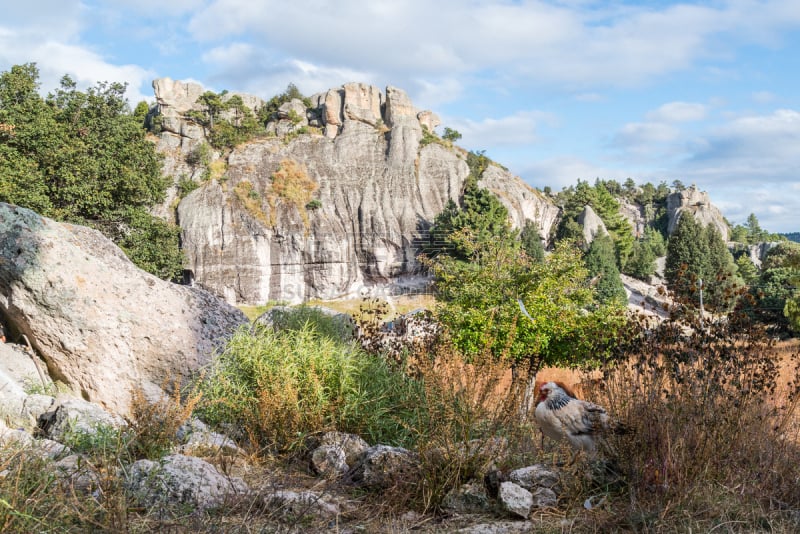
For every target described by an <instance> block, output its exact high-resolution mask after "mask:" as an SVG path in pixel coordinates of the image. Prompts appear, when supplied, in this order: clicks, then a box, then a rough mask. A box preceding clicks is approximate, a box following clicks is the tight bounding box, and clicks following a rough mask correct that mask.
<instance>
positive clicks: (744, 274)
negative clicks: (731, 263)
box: [736, 254, 758, 285]
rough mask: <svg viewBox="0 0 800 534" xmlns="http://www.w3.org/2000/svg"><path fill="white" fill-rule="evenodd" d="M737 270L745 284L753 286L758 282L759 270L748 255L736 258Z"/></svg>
mask: <svg viewBox="0 0 800 534" xmlns="http://www.w3.org/2000/svg"><path fill="white" fill-rule="evenodd" d="M736 269H737V273H738V274H739V276H740V277H741V278H742V280H743V281H744V283H745V284H748V285H749V284H752V283H754V282H756V281H757V280H758V268H757V267H756V266H755V265H753V262H752V261H750V258H749V257H748V256H747V254H742V255H741V256H739V257H738V258H736Z"/></svg>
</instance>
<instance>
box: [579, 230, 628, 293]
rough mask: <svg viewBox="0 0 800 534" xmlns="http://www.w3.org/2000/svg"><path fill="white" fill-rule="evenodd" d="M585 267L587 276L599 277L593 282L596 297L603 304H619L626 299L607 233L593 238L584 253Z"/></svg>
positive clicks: (612, 247) (612, 243) (612, 244)
mask: <svg viewBox="0 0 800 534" xmlns="http://www.w3.org/2000/svg"><path fill="white" fill-rule="evenodd" d="M585 261H586V268H587V269H588V270H589V276H591V277H599V278H597V281H596V282H595V284H596V287H597V299H598V300H599V301H600V302H602V303H604V304H611V303H616V304H621V303H624V302H626V301H627V295H626V293H625V287H624V286H623V285H622V280H621V279H620V276H619V269H617V261H616V253H615V251H614V242H613V241H612V240H611V237H609V236H608V235H607V234H601V235H598V236H596V237H595V238H594V240H593V241H592V244H591V245H590V246H589V251H588V252H587V253H586V258H585Z"/></svg>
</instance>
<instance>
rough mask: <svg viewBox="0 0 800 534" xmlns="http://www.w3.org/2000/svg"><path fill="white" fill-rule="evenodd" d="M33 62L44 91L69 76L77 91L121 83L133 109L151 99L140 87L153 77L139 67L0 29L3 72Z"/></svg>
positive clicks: (91, 52)
mask: <svg viewBox="0 0 800 534" xmlns="http://www.w3.org/2000/svg"><path fill="white" fill-rule="evenodd" d="M28 62H34V63H36V65H37V67H38V68H39V73H40V76H39V81H40V82H41V86H42V89H43V90H44V91H45V92H48V91H51V90H53V89H55V88H56V87H58V86H59V81H60V80H61V78H62V77H63V76H64V75H65V74H68V75H70V77H72V78H73V79H74V80H75V81H76V82H77V83H78V86H79V87H80V88H86V87H88V86H90V85H94V84H95V83H97V82H103V81H108V82H124V83H127V84H128V91H127V93H126V96H127V97H128V99H129V101H130V103H131V105H132V106H135V105H136V103H137V102H139V101H140V100H148V99H152V96H151V95H150V94H148V95H144V94H142V93H141V92H140V90H139V89H140V87H141V86H142V85H143V84H145V83H147V82H149V81H150V80H151V79H152V78H153V77H154V76H153V73H152V72H151V71H148V70H146V69H144V68H142V67H139V66H138V65H131V64H128V65H115V64H113V63H110V62H108V61H106V60H105V59H104V58H103V57H101V56H100V55H98V54H96V53H95V52H93V51H91V50H89V49H88V48H86V47H83V46H80V45H73V44H68V43H64V42H61V41H57V40H50V39H46V38H43V39H41V40H39V39H30V38H29V37H28V36H26V35H23V34H18V33H14V32H9V31H8V30H5V31H2V30H0V67H2V69H3V70H5V69H7V68H10V67H11V66H12V65H15V64H20V63H28Z"/></svg>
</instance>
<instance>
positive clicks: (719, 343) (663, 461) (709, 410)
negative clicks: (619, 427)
mask: <svg viewBox="0 0 800 534" xmlns="http://www.w3.org/2000/svg"><path fill="white" fill-rule="evenodd" d="M630 328H631V330H630V332H628V334H627V335H626V336H624V339H627V340H628V343H626V344H625V346H624V347H621V351H620V354H619V358H618V359H617V360H616V361H614V362H608V363H607V365H606V366H605V369H604V375H605V380H604V381H603V382H602V384H603V385H604V390H603V391H597V392H595V395H596V396H597V399H598V401H599V402H602V403H603V404H604V405H605V406H606V408H608V410H609V412H611V413H613V414H615V415H616V416H617V417H619V418H620V419H622V420H624V421H625V423H626V424H627V425H628V426H629V427H630V429H631V432H630V433H629V434H627V435H625V436H621V437H618V438H614V439H613V441H614V443H613V445H614V446H615V448H616V449H617V452H618V454H619V457H618V461H619V464H620V466H621V469H622V470H623V472H624V475H625V478H626V480H627V490H628V495H627V497H626V498H623V499H617V500H615V501H614V502H615V506H616V507H617V508H616V509H615V510H614V511H613V513H612V514H610V515H608V516H606V517H605V518H604V519H603V520H604V521H610V522H611V523H606V524H601V525H596V526H598V528H601V529H605V528H610V529H618V528H626V529H627V528H630V529H634V530H655V531H658V530H662V529H666V528H675V529H677V530H681V531H689V530H696V531H710V530H714V529H716V528H724V529H725V530H726V531H727V530H728V527H729V526H732V527H733V528H734V530H736V531H753V530H759V531H761V530H764V529H767V530H770V529H773V530H777V531H781V530H782V529H785V528H789V527H788V526H787V525H790V524H792V521H797V520H798V519H797V517H793V516H791V513H790V511H791V510H798V509H800V484H799V483H798V482H800V430H799V429H798V425H797V423H798V417H799V416H800V412H799V411H798V403H799V402H800V400H799V397H798V386H800V381H798V378H797V377H798V370H799V369H800V368H798V366H797V363H798V359H797V355H796V354H795V355H791V357H788V358H787V357H786V355H780V354H779V353H778V352H777V351H776V350H775V346H774V345H775V341H774V340H773V339H771V338H770V337H768V336H767V335H766V332H765V330H764V327H763V325H759V324H756V323H754V322H753V321H752V320H751V319H750V318H749V317H748V316H747V314H746V313H744V306H742V307H740V308H737V309H735V310H733V311H732V312H731V313H729V314H726V315H721V316H710V315H708V314H702V313H700V311H699V310H696V309H694V308H693V307H692V306H691V305H690V304H688V303H685V302H684V303H679V304H678V306H676V308H675V309H674V310H673V313H672V316H671V318H670V319H669V320H668V321H666V322H664V323H661V324H660V325H657V326H652V325H647V324H645V323H644V322H640V323H635V322H634V323H632V325H631V327H630ZM779 358H782V359H784V360H785V359H788V360H790V362H788V363H789V364H792V365H794V372H793V376H794V380H788V379H784V377H785V376H786V373H785V369H784V373H782V372H781V368H782V365H783V366H784V367H785V365H787V362H786V361H783V362H782V361H779ZM599 517H601V515H600V514H598V515H596V516H594V518H593V519H594V520H598V518H599ZM620 521H621V522H622V523H620ZM725 525H728V526H725ZM797 526H798V525H796V524H795V527H797ZM789 530H791V528H789Z"/></svg>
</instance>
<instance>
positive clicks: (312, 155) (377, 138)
mask: <svg viewBox="0 0 800 534" xmlns="http://www.w3.org/2000/svg"><path fill="white" fill-rule="evenodd" d="M153 88H154V90H155V92H156V100H157V102H158V107H159V109H160V110H161V113H162V114H163V115H164V118H163V119H162V124H165V128H164V131H163V132H162V133H161V138H160V141H159V149H160V150H161V151H162V152H163V153H164V154H165V156H166V160H165V164H164V171H165V173H167V174H170V175H172V176H173V177H175V178H177V177H179V176H184V177H187V178H191V179H193V180H195V181H197V182H199V183H200V187H199V188H198V189H196V190H194V191H193V192H191V193H190V194H188V195H187V196H186V197H185V198H182V199H178V196H177V188H175V187H173V188H172V190H171V192H170V195H169V198H168V199H167V201H166V202H165V203H164V205H163V206H162V208H161V209H160V211H159V213H160V214H161V215H162V216H165V217H167V216H169V214H170V212H171V211H172V209H171V207H172V206H174V205H175V204H176V203H178V200H180V202H179V204H178V205H177V221H178V223H179V224H180V226H181V228H182V241H183V247H184V250H185V251H186V254H187V257H188V260H189V270H190V271H191V273H192V276H193V278H194V281H195V282H196V283H198V284H199V285H201V286H202V287H204V288H207V289H209V290H210V291H212V292H213V293H215V294H217V295H220V296H223V297H224V298H225V299H226V300H227V301H228V302H230V303H252V304H256V303H264V302H266V301H269V300H280V301H289V302H299V301H303V300H307V299H310V298H335V297H341V296H345V295H352V294H354V293H357V292H358V291H359V290H364V289H369V288H373V289H374V288H381V289H383V290H387V291H393V292H401V291H404V290H406V289H409V288H413V287H417V286H419V285H420V284H424V283H425V282H426V281H427V278H426V277H421V276H419V274H420V269H419V264H418V262H417V260H416V254H417V252H418V250H419V244H420V242H421V240H424V239H427V233H426V231H427V230H428V228H429V227H430V225H431V223H432V221H433V219H434V217H435V216H436V215H437V214H438V213H439V212H441V210H442V209H443V207H444V205H445V204H446V203H447V201H448V200H451V199H452V200H457V199H458V197H459V195H460V193H461V191H462V188H463V185H464V181H465V179H466V178H467V176H468V174H469V167H468V166H467V163H466V156H467V153H466V151H464V150H462V149H460V148H458V147H453V146H449V144H447V143H437V142H432V143H427V144H426V143H421V141H422V139H423V132H424V129H427V130H429V131H431V130H432V129H433V128H435V127H436V126H437V125H438V124H439V122H440V121H439V119H438V117H436V115H435V114H433V113H431V112H429V111H421V110H418V109H417V108H415V107H414V105H413V104H412V102H411V101H410V99H409V97H408V95H407V94H406V93H405V92H404V91H402V90H401V89H397V88H394V87H387V88H386V91H385V92H381V91H380V90H379V89H378V88H376V87H374V86H371V85H366V84H361V83H349V84H345V85H343V86H341V87H339V88H336V89H331V90H329V91H326V92H324V93H320V94H317V95H314V96H312V97H311V102H312V107H311V108H310V109H305V106H303V105H302V103H300V101H299V100H298V101H295V102H294V103H290V104H291V106H288V107H287V110H286V112H285V114H282V113H281V112H279V113H278V118H277V120H276V121H273V122H270V124H269V125H268V132H272V133H273V134H274V136H273V137H267V138H261V139H256V140H253V141H250V142H247V143H244V144H242V145H240V146H238V147H236V148H235V149H233V150H232V151H231V152H230V153H227V154H219V153H215V154H213V158H216V161H214V162H213V164H212V165H213V167H214V169H215V172H216V174H214V173H211V174H212V176H211V177H209V175H208V174H209V173H208V171H207V169H201V168H199V167H198V166H197V165H196V164H195V163H189V162H188V161H187V159H188V160H191V158H187V156H190V155H191V154H192V152H193V151H195V150H197V147H198V146H199V144H200V143H202V142H203V140H204V139H205V137H204V133H203V131H202V128H199V127H198V126H197V125H195V124H194V123H192V122H191V121H190V120H187V119H186V118H185V117H184V114H185V112H186V111H187V110H188V109H193V107H194V106H196V104H194V103H191V102H190V101H191V100H192V98H196V95H199V94H202V88H201V87H199V86H197V85H196V84H190V83H189V84H181V83H180V82H174V81H172V80H168V79H161V80H156V81H155V82H154V83H153ZM245 102H246V103H247V102H251V103H252V105H253V106H258V105H260V104H259V100H257V99H250V100H245ZM298 103H300V105H301V107H302V109H303V111H304V112H305V113H304V114H303V115H302V116H301V117H300V119H299V122H298V120H297V111H296V110H295V113H294V115H295V117H294V118H295V121H292V120H291V119H290V118H289V115H290V111H289V110H290V109H295V107H296V106H297V104H298ZM292 106H294V107H292ZM298 109H300V108H298ZM284 117H285V118H284ZM303 127H305V133H303V134H302V135H288V134H292V133H295V134H296V132H297V130H298V129H299V128H303ZM287 135H288V136H287ZM277 172H288V173H289V174H291V175H292V176H294V177H295V178H296V179H297V180H299V181H302V182H304V183H306V184H309V183H313V184H314V187H316V191H315V192H314V193H313V203H312V204H308V205H306V204H303V203H298V202H297V201H296V200H292V199H290V198H287V197H286V196H281V195H279V194H276V193H275V191H274V189H273V184H272V177H273V175H275V173H277ZM479 185H480V186H481V187H486V188H488V189H490V190H491V191H492V192H494V193H495V194H496V195H497V196H498V197H499V198H500V200H501V202H503V204H504V205H505V206H506V207H507V208H508V209H509V211H510V214H511V217H512V219H513V222H514V224H515V226H517V227H519V226H522V225H523V224H524V223H525V221H526V220H532V221H534V222H535V223H536V224H537V226H538V228H539V231H540V235H543V236H548V235H550V229H551V227H552V225H553V224H554V223H555V221H556V220H557V218H558V214H559V209H558V208H557V207H556V206H555V205H554V204H553V203H552V201H551V200H550V199H549V198H548V197H546V196H545V195H543V194H541V193H540V192H538V191H536V190H535V189H533V188H531V187H529V186H527V185H526V184H524V183H523V182H522V181H521V180H520V179H519V178H517V177H515V176H513V175H512V174H511V173H509V172H507V171H505V170H503V169H502V168H500V167H498V166H495V165H491V166H490V167H489V168H488V169H487V170H486V171H485V172H484V174H483V176H482V179H481V180H480V181H479Z"/></svg>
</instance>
